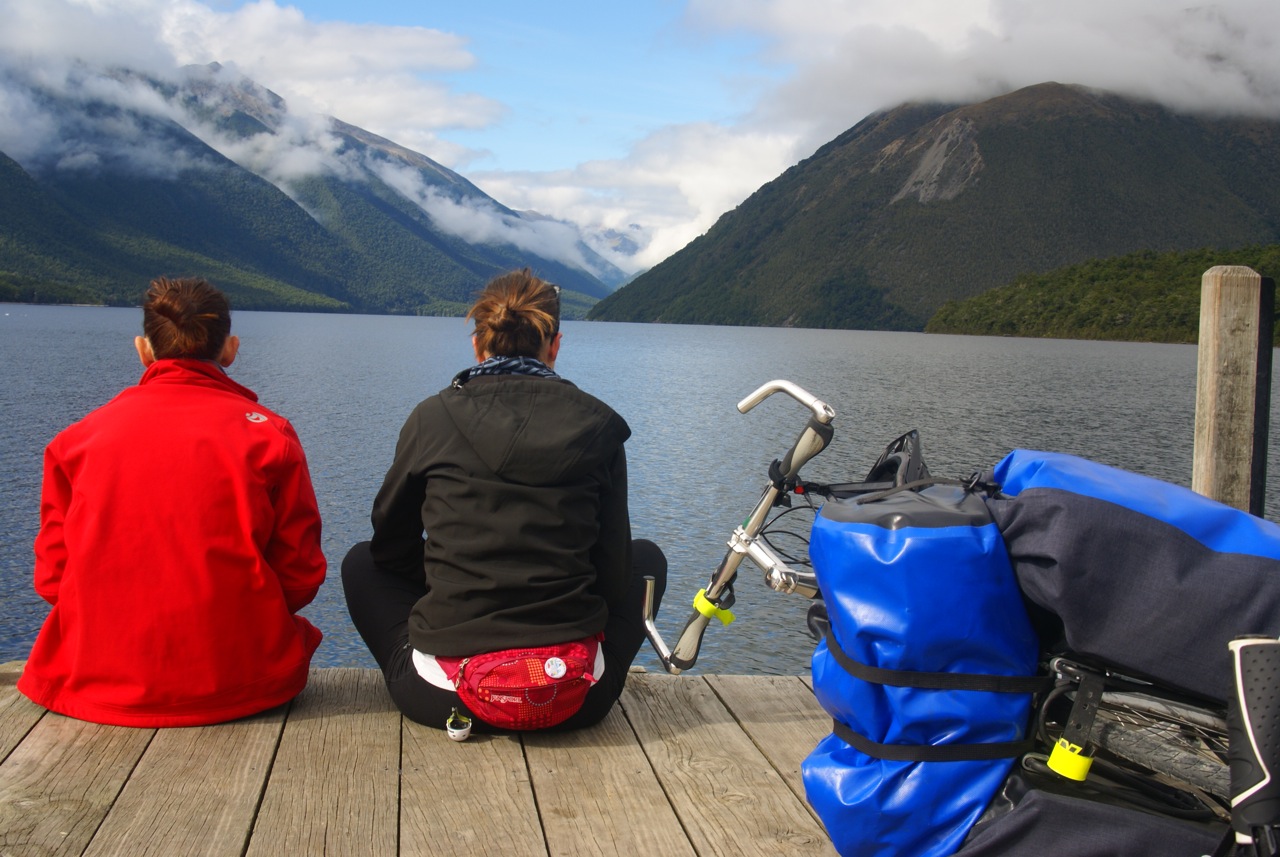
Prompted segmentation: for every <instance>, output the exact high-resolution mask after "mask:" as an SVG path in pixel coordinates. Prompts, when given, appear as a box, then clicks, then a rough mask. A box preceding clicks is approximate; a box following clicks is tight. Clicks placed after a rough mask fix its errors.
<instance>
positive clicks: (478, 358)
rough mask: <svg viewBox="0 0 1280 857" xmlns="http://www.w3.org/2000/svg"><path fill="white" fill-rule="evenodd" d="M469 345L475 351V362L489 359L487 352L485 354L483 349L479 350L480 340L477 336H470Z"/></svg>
mask: <svg viewBox="0 0 1280 857" xmlns="http://www.w3.org/2000/svg"><path fill="white" fill-rule="evenodd" d="M471 347H472V348H473V349H474V350H475V352H476V362H477V363H483V362H484V361H486V360H488V359H489V355H488V354H485V353H484V352H483V351H481V350H480V340H479V339H478V338H476V337H475V336H472V337H471Z"/></svg>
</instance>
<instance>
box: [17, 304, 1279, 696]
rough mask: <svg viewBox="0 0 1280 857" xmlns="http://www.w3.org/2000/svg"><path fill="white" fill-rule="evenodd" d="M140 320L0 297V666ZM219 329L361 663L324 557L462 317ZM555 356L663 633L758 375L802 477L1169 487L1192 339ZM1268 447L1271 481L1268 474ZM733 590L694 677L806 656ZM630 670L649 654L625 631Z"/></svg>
mask: <svg viewBox="0 0 1280 857" xmlns="http://www.w3.org/2000/svg"><path fill="white" fill-rule="evenodd" d="M141 316H142V314H141V311H140V310H137V309H111V308H100V307H44V306H25V305H15V304H0V366H3V367H4V368H5V371H6V375H7V380H6V382H5V383H4V385H2V387H0V403H3V413H4V416H5V428H4V432H3V434H2V435H0V455H2V456H3V461H4V467H5V471H6V474H7V480H6V483H5V487H4V488H3V491H2V493H0V524H2V525H0V662H4V661H7V660H13V659H22V658H25V657H26V655H27V652H28V651H29V649H30V646H31V641H32V640H33V639H34V638H35V634H36V631H37V630H38V629H39V626H40V623H41V622H42V621H43V619H44V616H45V615H46V612H47V610H46V605H45V604H44V602H43V601H41V600H40V599H39V598H38V597H37V596H36V595H35V593H34V592H33V591H32V588H31V564H32V554H31V544H32V540H33V539H34V538H35V534H36V530H37V528H38V525H39V494H40V478H41V456H42V452H43V448H44V445H45V444H46V443H47V442H48V441H49V440H50V439H51V438H52V437H53V435H54V434H56V433H57V432H58V431H59V430H60V429H62V428H63V427H65V426H66V425H68V424H70V423H71V422H74V421H75V420H77V419H79V418H80V417H82V416H83V415H84V414H85V413H87V412H88V411H89V410H91V409H92V408H94V407H97V406H98V405H100V404H102V403H104V402H106V401H107V400H108V399H110V398H111V397H112V396H113V395H115V394H116V393H117V392H119V390H121V389H122V388H124V387H126V386H129V385H131V384H135V383H137V380H138V378H139V376H140V375H141V371H142V369H141V366H140V365H139V363H138V359H137V355H136V354H135V353H134V349H133V341H132V340H133V337H134V336H135V335H136V334H138V333H140V332H141ZM233 328H234V331H235V333H237V334H238V335H239V336H240V337H241V349H240V356H239V358H238V359H237V361H236V363H235V365H234V366H233V367H232V368H231V370H230V371H231V375H232V376H233V377H234V378H235V379H236V380H238V381H240V382H241V383H243V384H245V385H246V386H248V387H250V388H252V389H253V390H255V391H256V392H257V393H258V394H259V396H260V397H261V400H262V402H263V403H264V404H265V405H267V406H268V407H271V408H272V409H274V410H276V411H277V412H279V413H281V414H283V415H284V416H286V417H288V418H289V419H290V420H291V421H292V422H293V424H294V426H295V427H296V428H297V430H298V434H299V436H300V437H301V438H302V442H303V445H304V447H305V448H306V450H307V455H308V459H309V461H310V466H311V471H312V478H313V480H314V482H315V487H316V493H317V495H318V498H319V502H320V509H321V513H322V515H323V517H324V528H325V532H324V547H325V553H326V555H327V556H328V558H329V562H330V575H329V580H328V581H327V582H326V583H325V585H324V587H323V588H322V589H321V592H320V594H319V596H318V597H317V598H316V600H315V602H314V603H313V604H312V605H310V606H309V607H308V608H306V610H305V611H304V613H305V614H306V615H307V616H308V617H309V618H311V620H312V621H313V622H315V623H316V624H317V625H318V626H319V627H320V628H321V629H322V630H323V631H324V632H325V639H324V642H323V643H322V644H321V646H320V649H319V651H318V653H317V655H316V659H315V664H316V665H318V666H360V667H371V666H374V663H373V660H372V658H371V657H370V656H369V655H368V653H367V652H366V651H365V650H364V647H363V644H362V643H361V642H360V640H359V638H358V636H357V635H356V633H355V630H354V629H353V628H352V627H351V624H350V621H349V620H348V618H347V615H346V608H345V606H344V604H343V599H342V588H341V583H340V581H339V579H338V573H337V567H338V564H339V563H340V562H341V559H342V556H343V555H344V554H345V553H346V551H347V549H348V547H350V545H351V544H353V543H354V542H356V541H359V540H361V539H365V538H368V536H369V507H370V504H371V503H372V500H373V496H374V494H375V493H376V491H377V489H378V486H379V485H380V483H381V480H382V475H383V473H384V471H385V469H386V467H387V466H388V464H389V463H390V461H391V456H392V452H393V451H394V447H395V440H396V436H397V434H398V433H399V430H400V426H401V424H402V422H403V420H404V419H405V417H406V416H407V415H408V414H409V411H410V410H411V409H412V408H413V406H414V405H415V404H417V402H418V401H420V400H421V399H423V398H425V397H426V396H428V395H430V394H432V393H434V392H436V391H438V390H439V389H441V388H442V387H444V386H446V385H447V384H448V382H449V380H450V379H451V378H452V377H453V375H454V374H455V373H456V372H457V371H458V370H460V369H462V368H464V367H465V366H467V365H469V364H470V363H471V362H473V360H474V358H473V355H472V352H471V343H470V328H469V326H468V325H467V324H466V322H464V321H463V320H462V319H458V318H406V317H389V316H358V315H321V314H304V313H271V312H237V313H235V314H234V316H233ZM556 369H557V371H558V372H559V373H560V374H561V375H563V376H564V377H565V378H568V379H569V380H571V381H573V382H574V383H576V384H577V385H578V386H580V387H582V388H583V389H584V390H587V391H588V392H590V393H593V394H595V395H596V396H599V397H600V398H602V399H604V400H605V401H607V402H609V403H610V404H611V405H612V406H613V407H614V408H616V409H617V410H618V412H619V413H621V414H622V415H623V416H624V417H625V418H626V419H627V421H628V422H629V423H630V425H631V428H632V432H633V435H632V438H631V440H630V441H629V442H628V444H627V454H628V462H629V475H630V494H631V515H632V529H633V531H634V533H635V535H637V536H641V537H645V538H650V539H653V540H654V541H656V542H658V543H659V544H660V545H661V546H662V547H663V549H664V551H665V552H666V554H667V557H668V560H669V562H670V568H671V577H670V582H669V584H668V589H667V598H666V601H665V603H664V610H663V612H662V614H661V615H660V616H659V619H658V625H659V627H660V628H661V629H662V631H663V633H664V636H665V637H666V638H667V641H668V643H674V638H675V637H676V636H677V635H678V631H679V627H680V625H681V623H682V622H683V621H684V619H685V618H686V616H687V615H688V612H689V605H690V603H691V601H692V598H693V595H694V593H695V592H697V590H698V589H700V588H701V587H703V586H704V585H705V584H706V581H707V578H708V577H709V575H710V574H711V572H712V571H713V570H714V568H715V566H716V564H717V563H718V562H719V560H720V557H721V556H722V554H723V553H724V550H725V543H726V541H727V539H728V537H729V535H730V533H731V532H732V530H733V528H734V526H736V525H737V524H738V522H740V521H741V519H742V518H743V517H744V516H745V515H746V513H747V512H748V511H749V510H750V508H751V507H752V505H753V504H754V503H755V501H756V500H757V499H758V497H759V493H760V491H761V489H762V488H763V486H764V484H765V482H766V475H767V469H768V465H769V462H770V461H771V460H773V459H774V458H777V457H780V456H781V455H782V453H783V452H785V450H786V449H787V448H788V447H789V446H790V444H791V442H792V441H793V440H794V439H795V436H796V434H797V433H798V432H799V430H800V429H801V428H802V427H803V424H804V422H805V420H806V418H807V411H805V410H804V409H803V408H801V407H800V406H799V405H798V404H796V402H795V401H794V400H792V399H790V398H789V397H786V396H774V397H772V398H770V399H768V400H766V401H765V402H764V403H763V404H762V405H760V406H759V407H757V408H756V409H755V410H753V411H751V412H750V413H748V414H746V415H743V414H739V413H738V412H737V409H736V407H735V406H736V404H737V402H738V401H739V400H740V399H742V398H743V397H745V396H746V395H747V394H748V393H750V392H752V391H753V390H755V389H756V388H757V387H758V386H760V385H761V384H763V383H765V382H767V381H770V380H773V379H776V378H782V379H786V380H789V381H793V382H795V383H797V384H799V385H800V386H801V387H804V388H805V389H807V390H809V392H811V393H813V394H814V395H816V396H818V397H819V398H822V399H823V400H825V401H826V402H827V403H828V404H830V405H831V406H832V407H833V408H834V409H835V411H836V415H837V416H836V420H835V427H836V436H835V440H834V441H833V443H832V446H831V448H829V449H828V450H827V451H826V452H824V453H823V454H822V455H821V456H820V457H818V458H817V459H815V460H814V461H813V462H811V463H810V465H809V466H808V467H807V468H806V470H805V475H806V477H807V478H810V479H815V480H827V481H833V482H835V481H853V480H856V479H859V478H861V477H862V476H863V475H864V474H865V473H866V470H867V468H868V467H869V466H870V465H871V463H872V462H873V461H874V460H875V458H876V456H877V455H878V454H879V452H880V450H881V449H882V448H883V447H884V445H885V444H886V443H888V442H889V441H890V440H892V439H893V438H895V437H897V436H898V435H900V434H902V433H903V432H905V431H907V430H909V429H913V428H914V429H918V430H919V431H920V435H921V438H922V441H923V446H924V452H925V460H926V462H927V463H928V465H929V468H930V470H931V471H932V472H933V473H934V475H937V476H968V475H969V474H971V473H973V472H974V471H977V470H981V469H984V468H986V467H989V466H991V465H993V464H994V463H995V462H997V461H998V460H999V459H1000V458H1001V457H1003V456H1004V455H1005V454H1006V453H1007V452H1009V451H1010V450H1011V449H1014V448H1018V447H1021V448H1030V449H1044V450H1051V451H1056V452H1067V453H1072V454H1076V455H1082V456H1085V457H1087V458H1092V459H1094V460H1096V461H1100V462H1103V463H1106V464H1111V465H1114V466H1117V467H1123V468H1126V469H1129V470H1133V471H1136V472H1139V473H1144V474H1147V475H1150V476H1155V477H1157V478H1160V479H1165V480H1168V481H1171V482H1175V483H1178V484H1181V485H1189V484H1190V479H1191V458H1192V445H1193V425H1194V419H1195V374H1196V347H1195V346H1194V345H1158V344H1136V343H1116V342H1080V341H1066V340H1032V339H1010V338H993V337H966V336H937V335H925V334H917V333H886V332H871V331H836V330H792V329H777V328H740V327H703V326H684V325H641V324H615V323H605V322H582V321H578V322H574V321H570V322H566V323H565V325H564V345H563V348H562V350H561V353H560V359H559V361H558V363H557V365H556ZM1273 411H1274V406H1273ZM1273 433H1274V430H1273ZM1275 447H1276V444H1272V450H1273V451H1272V453H1271V455H1270V457H1269V472H1270V473H1277V472H1280V471H1277V467H1280V462H1278V461H1277V455H1276V453H1275V451H1274V450H1275ZM1276 482H1277V480H1275V479H1270V480H1269V481H1268V496H1267V514H1268V517H1270V518H1272V519H1273V520H1275V519H1276V511H1277V510H1278V509H1280V491H1277V487H1276ZM737 595H738V603H737V605H736V607H735V613H736V614H737V615H738V620H737V622H735V623H734V624H733V625H731V626H729V627H720V626H719V625H718V624H714V625H713V627H711V628H710V629H709V630H708V632H707V636H706V642H705V645H704V646H703V650H702V655H701V658H700V660H699V662H698V666H697V670H698V671H700V672H708V673H711V672H715V673H754V674H799V673H805V672H807V671H808V668H809V655H810V653H811V651H812V648H813V644H812V641H811V640H810V639H809V638H808V637H807V636H806V635H805V633H804V612H805V607H806V602H804V601H803V600H802V599H800V598H796V597H794V596H783V595H779V594H777V593H775V592H773V591H771V590H769V589H768V588H767V587H766V586H765V585H764V583H763V580H762V577H761V575H760V574H759V573H758V572H757V570H756V569H755V568H754V567H753V566H750V564H749V563H746V564H744V566H743V569H742V571H741V573H740V575H739V582H738V584H737ZM639 663H642V664H643V665H645V666H646V667H648V668H650V669H660V666H659V665H658V662H657V659H656V658H655V657H654V656H653V654H652V652H651V651H650V650H649V648H648V647H647V646H646V647H645V648H644V649H642V651H641V655H640V659H639Z"/></svg>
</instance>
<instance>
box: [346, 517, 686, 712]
mask: <svg viewBox="0 0 1280 857" xmlns="http://www.w3.org/2000/svg"><path fill="white" fill-rule="evenodd" d="M631 562H632V568H631V583H630V586H629V589H628V591H627V600H626V603H625V605H624V610H623V611H622V612H619V613H611V614H609V620H608V623H607V624H606V625H605V626H604V642H603V643H601V644H600V648H601V650H602V651H603V652H604V662H605V669H604V675H603V676H601V678H600V680H599V681H598V682H596V683H595V684H593V685H592V686H591V690H589V691H588V692H587V699H586V701H585V702H584V703H583V705H582V708H581V709H579V710H578V711H577V712H576V713H575V714H574V715H573V716H571V717H570V718H569V719H568V720H566V721H564V722H563V723H561V724H560V725H558V726H556V727H553V728H554V729H557V730H568V729H581V728H582V727H584V726H591V725H593V724H595V723H598V722H600V721H601V720H603V719H604V717H605V715H607V714H608V713H609V709H611V708H612V707H613V704H614V703H615V702H617V700H618V697H619V696H621V695H622V686H623V684H624V683H625V681H626V679H627V670H628V669H629V668H630V667H631V662H632V661H633V660H635V657H636V653H637V652H639V651H640V647H641V646H642V645H643V644H644V642H645V630H644V616H643V615H642V610H643V604H644V578H645V576H646V575H647V576H649V577H652V578H653V579H654V598H655V609H656V605H657V604H659V603H661V600H662V593H663V591H664V590H665V589H666V586H667V558H666V557H665V556H664V555H663V553H662V550H661V549H660V548H659V547H658V546H657V545H655V544H654V543H653V542H650V541H646V540H644V539H636V540H635V541H633V542H632V543H631ZM342 589H343V592H344V593H345V595H346V598H347V612H349V613H350V614H351V621H352V622H353V623H354V624H355V626H356V630H357V631H359V632H360V636H361V638H362V639H363V640H364V642H365V645H366V646H368V647H369V651H370V652H372V653H373V657H374V659H375V660H377V662H378V666H380V667H381V668H382V675H383V677H384V678H385V679H386V682H387V690H388V691H389V692H390V693H391V699H392V701H394V702H395V704H396V707H397V708H399V709H400V712H401V713H402V714H404V716H405V717H408V718H409V719H410V720H413V721H415V722H417V723H421V724H423V725H425V726H433V727H435V728H437V729H443V728H444V726H445V721H446V720H447V719H448V717H449V715H450V713H451V712H452V711H453V709H455V708H456V709H458V711H460V712H462V713H464V714H470V713H471V712H470V711H469V710H468V709H467V707H466V706H465V705H463V704H462V702H461V701H460V700H459V699H458V694H457V693H456V692H454V691H452V690H445V689H444V688H440V687H436V686H435V685H433V684H431V683H430V682H428V681H426V680H425V679H423V678H422V676H420V675H418V671H417V669H416V668H415V667H414V665H413V646H412V645H411V644H410V642H409V612H410V611H411V610H412V609H413V605H414V604H416V603H417V602H418V599H419V598H421V597H422V596H424V595H426V593H427V587H426V583H425V582H424V581H415V580H409V579H408V578H406V577H402V576H400V575H398V574H391V573H388V572H386V571H383V570H381V569H379V568H378V566H377V565H376V564H375V563H374V561H373V556H372V554H370V552H369V543H368V542H360V543H358V544H357V545H356V546H355V547H353V548H352V549H351V550H350V551H348V552H347V555H346V557H345V558H344V559H343V560H342ZM472 721H473V729H474V731H476V732H493V731H498V730H495V729H494V728H493V727H490V726H489V725H488V724H487V723H484V722H482V721H481V720H479V719H477V718H472Z"/></svg>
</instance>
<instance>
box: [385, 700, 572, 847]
mask: <svg viewBox="0 0 1280 857" xmlns="http://www.w3.org/2000/svg"><path fill="white" fill-rule="evenodd" d="M403 736H404V750H403V752H402V754H401V759H402V765H403V773H402V775H401V798H400V851H401V853H402V854H466V855H476V857H488V855H494V857H497V855H510V857H546V855H547V847H546V844H545V843H544V841H543V836H542V828H541V826H540V825H539V824H538V806H537V803H536V802H535V800H534V797H533V791H532V789H531V786H530V783H529V773H528V770H527V768H526V766H525V761H524V753H523V750H522V748H521V746H520V739H519V738H517V737H513V736H508V735H501V736H500V735H475V736H473V737H471V738H470V739H468V740H467V741H465V742H457V741H450V740H449V737H448V735H447V734H446V733H445V732H444V731H443V730H441V729H431V728H428V727H426V726H423V725H421V724H418V723H414V722H413V721H412V720H409V719H408V718H405V719H404V723H403Z"/></svg>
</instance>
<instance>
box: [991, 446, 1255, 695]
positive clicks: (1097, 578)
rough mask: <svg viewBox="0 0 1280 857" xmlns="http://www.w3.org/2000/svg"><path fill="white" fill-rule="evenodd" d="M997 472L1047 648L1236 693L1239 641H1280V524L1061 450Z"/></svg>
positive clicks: (1018, 565)
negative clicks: (1232, 651)
mask: <svg viewBox="0 0 1280 857" xmlns="http://www.w3.org/2000/svg"><path fill="white" fill-rule="evenodd" d="M991 476H992V478H993V480H994V481H995V482H997V483H999V485H1000V486H1001V489H1000V492H999V493H998V494H997V495H995V496H994V497H989V498H987V507H988V508H989V509H990V510H991V516H992V519H993V520H994V521H995V523H996V526H997V527H998V528H999V529H1000V533H1001V535H1002V536H1003V538H1004V543H1005V547H1006V549H1007V550H1008V552H1009V559H1010V562H1011V564H1012V566H1013V570H1014V574H1015V575H1016V576H1017V580H1018V586H1019V588H1020V589H1021V590H1022V592H1023V595H1024V596H1025V598H1026V599H1027V601H1028V602H1029V610H1030V613H1031V616H1032V619H1033V622H1034V624H1035V625H1036V628H1037V631H1038V632H1039V635H1040V637H1041V641H1042V644H1043V645H1044V647H1045V649H1046V650H1048V651H1050V652H1054V651H1070V652H1072V653H1074V654H1075V655H1077V656H1079V657H1081V658H1084V659H1086V660H1093V661H1095V662H1098V663H1100V664H1101V665H1109V666H1114V667H1117V668H1121V669H1124V670H1126V671H1128V672H1129V674H1131V675H1135V676H1139V677H1143V678H1148V679H1150V680H1153V681H1155V682H1157V683H1159V684H1162V685H1165V686H1167V687H1170V688H1174V689H1178V690H1181V691H1184V692H1186V693H1190V694H1192V695H1194V696H1199V697H1203V698H1206V699H1209V700H1214V701H1216V702H1219V703H1225V700H1226V699H1227V697H1228V696H1229V695H1230V693H1231V687H1232V685H1231V681H1232V680H1231V660H1230V657H1229V654H1228V650H1227V643H1228V642H1230V641H1231V640H1232V639H1233V638H1235V637H1237V636H1240V635H1244V634H1263V635H1266V636H1270V637H1280V525H1277V524H1275V523H1273V522H1271V521H1267V520H1264V519H1262V518H1258V517H1255V516H1253V515H1250V514H1248V513H1247V512H1243V511H1241V510H1239V509H1234V508H1231V507H1229V506H1226V505H1223V504H1221V503H1218V502H1215V501H1213V500H1210V499H1208V498H1207V497H1203V496H1201V495H1200V494H1197V493H1195V492H1193V491H1191V490H1190V489H1188V488H1183V487H1181V486H1178V485H1173V484H1171V483H1168V482H1163V481H1161V480H1158V479H1153V478H1151V477H1148V476H1141V475H1138V474H1135V473H1130V472H1127V471H1124V470H1119V469H1117V468H1114V467H1108V466H1106V465H1103V464H1098V463H1096V462H1093V461H1088V460H1086V459H1083V458H1078V457H1075V456H1071V455H1064V454H1060V453H1048V452H1034V451H1029V450H1014V451H1013V452H1011V453H1010V454H1009V455H1007V456H1006V457H1005V458H1004V459H1003V460H1001V462H1000V463H999V464H997V465H996V467H995V470H994V472H993V473H992V474H991Z"/></svg>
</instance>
